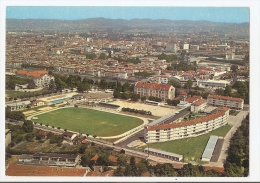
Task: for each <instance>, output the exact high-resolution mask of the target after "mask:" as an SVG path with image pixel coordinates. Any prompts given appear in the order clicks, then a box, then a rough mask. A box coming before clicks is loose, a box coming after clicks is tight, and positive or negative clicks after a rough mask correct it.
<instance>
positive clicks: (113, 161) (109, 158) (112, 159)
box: [108, 155, 117, 164]
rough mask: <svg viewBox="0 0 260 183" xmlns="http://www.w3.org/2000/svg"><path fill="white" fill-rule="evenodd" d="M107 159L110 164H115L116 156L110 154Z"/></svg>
mask: <svg viewBox="0 0 260 183" xmlns="http://www.w3.org/2000/svg"><path fill="white" fill-rule="evenodd" d="M108 160H109V162H110V163H112V164H116V163H117V157H115V156H112V155H110V156H109V157H108Z"/></svg>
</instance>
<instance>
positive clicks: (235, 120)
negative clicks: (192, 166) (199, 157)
mask: <svg viewBox="0 0 260 183" xmlns="http://www.w3.org/2000/svg"><path fill="white" fill-rule="evenodd" d="M248 112H249V111H240V112H239V113H238V114H237V115H236V116H232V115H230V116H229V122H228V123H229V124H230V125H232V128H231V129H230V130H229V131H228V133H227V134H226V136H225V137H224V143H223V146H222V150H221V152H220V156H219V158H218V161H217V162H209V163H208V164H207V165H205V166H216V167H223V166H224V163H225V161H226V158H227V155H228V154H227V152H228V148H229V144H230V139H231V138H232V137H233V135H234V133H235V132H236V130H237V129H238V127H239V126H240V125H241V123H242V120H243V119H244V118H245V117H246V115H247V114H248Z"/></svg>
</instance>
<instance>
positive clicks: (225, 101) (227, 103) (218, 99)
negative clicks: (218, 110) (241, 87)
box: [207, 95, 244, 110]
mask: <svg viewBox="0 0 260 183" xmlns="http://www.w3.org/2000/svg"><path fill="white" fill-rule="evenodd" d="M207 104H209V105H213V106H224V107H229V108H231V109H238V110H241V109H243V107H244V99H242V98H233V97H228V96H221V95H209V96H208V98H207Z"/></svg>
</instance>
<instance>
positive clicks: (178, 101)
mask: <svg viewBox="0 0 260 183" xmlns="http://www.w3.org/2000/svg"><path fill="white" fill-rule="evenodd" d="M166 103H167V104H168V105H171V106H177V104H179V103H180V100H170V99H167V100H166Z"/></svg>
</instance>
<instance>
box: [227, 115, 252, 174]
mask: <svg viewBox="0 0 260 183" xmlns="http://www.w3.org/2000/svg"><path fill="white" fill-rule="evenodd" d="M224 168H225V172H226V174H227V176H230V177H247V176H248V174H249V114H248V115H247V116H246V118H245V119H244V120H243V121H242V124H241V126H240V127H239V128H238V129H237V131H236V132H235V134H234V136H233V137H232V138H231V139H230V147H229V149H228V156H227V159H226V162H225V164H224Z"/></svg>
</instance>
